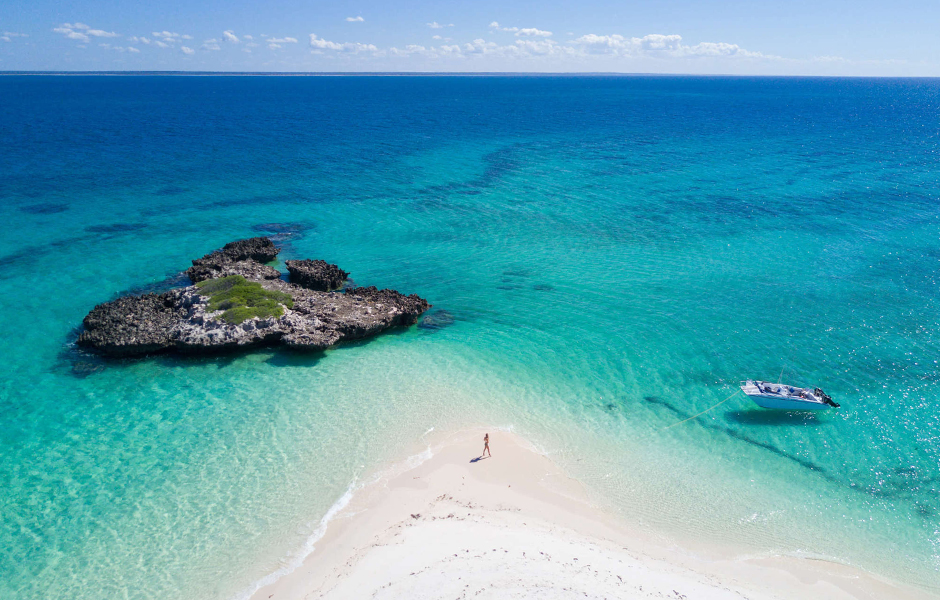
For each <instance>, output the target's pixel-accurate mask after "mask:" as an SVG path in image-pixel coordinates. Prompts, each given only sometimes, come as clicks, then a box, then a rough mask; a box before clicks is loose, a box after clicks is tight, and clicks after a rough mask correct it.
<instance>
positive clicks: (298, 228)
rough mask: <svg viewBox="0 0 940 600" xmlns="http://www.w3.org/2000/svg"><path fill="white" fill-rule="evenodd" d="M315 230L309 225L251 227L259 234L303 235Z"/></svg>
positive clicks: (262, 225)
mask: <svg viewBox="0 0 940 600" xmlns="http://www.w3.org/2000/svg"><path fill="white" fill-rule="evenodd" d="M311 229H313V225H309V224H307V223H258V224H257V225H253V226H252V227H251V230H252V231H257V232H259V233H294V234H296V233H303V232H305V231H309V230H311Z"/></svg>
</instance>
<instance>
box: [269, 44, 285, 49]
mask: <svg viewBox="0 0 940 600" xmlns="http://www.w3.org/2000/svg"><path fill="white" fill-rule="evenodd" d="M283 47H284V46H282V45H280V44H268V48H270V49H271V50H274V49H276V48H283Z"/></svg>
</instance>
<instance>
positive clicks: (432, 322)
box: [0, 75, 940, 600]
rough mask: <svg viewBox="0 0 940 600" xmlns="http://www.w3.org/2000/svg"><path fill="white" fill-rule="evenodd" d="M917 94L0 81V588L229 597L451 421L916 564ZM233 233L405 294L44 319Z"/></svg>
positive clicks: (165, 278)
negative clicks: (412, 299)
mask: <svg viewBox="0 0 940 600" xmlns="http://www.w3.org/2000/svg"><path fill="white" fill-rule="evenodd" d="M938 114H940V80H929V79H828V78H746V77H741V78H730V77H646V76H624V77H620V76H537V77H536V76H533V77H525V76H505V77H499V76H492V77H491V76H475V77H459V76H435V77H417V76H416V77H412V76H401V77H250V76H244V77H241V76H239V77H211V76H198V77H197V76H193V77H169V76H111V77H108V76H79V77H52V76H12V75H10V76H3V77H0V331H2V332H3V336H2V338H0V358H2V363H3V375H2V377H0V414H2V416H3V420H2V427H0V490H2V491H0V517H2V518H0V548H3V552H0V597H2V598H5V599H32V598H40V597H42V598H49V599H54V598H62V599H66V598H68V599H76V600H81V599H86V598H87V599H92V598H94V599H96V600H100V599H110V598H122V599H138V598H140V599H143V598H154V597H159V598H164V599H167V600H175V599H197V598H198V599H220V600H230V599H233V598H238V597H241V596H244V595H245V594H246V593H248V592H249V591H250V590H251V589H253V586H255V585H256V584H257V583H258V582H259V581H262V580H263V579H264V578H266V577H268V578H269V579H270V577H272V575H271V574H272V573H276V572H279V570H280V571H283V570H285V569H288V568H290V566H291V565H292V564H294V563H296V561H297V560H299V558H300V557H302V556H303V553H304V552H305V551H306V550H309V547H310V545H311V544H313V543H315V540H316V537H317V535H319V533H320V532H322V528H323V526H324V524H327V523H328V518H327V517H328V516H329V515H332V514H333V513H334V512H335V510H336V508H337V507H338V506H340V505H341V504H342V502H343V501H344V498H345V499H348V497H349V495H350V494H353V493H355V490H356V489H357V487H358V486H360V485H362V483H363V482H364V481H367V480H368V479H369V478H370V477H374V476H375V474H376V473H377V472H380V471H381V470H382V469H383V468H386V467H387V465H390V464H394V463H395V462H396V461H399V460H402V459H403V458H405V457H406V456H408V455H409V453H413V452H414V451H415V448H418V449H420V448H422V447H423V446H422V444H424V442H425V440H426V439H428V436H429V434H428V432H429V430H432V428H433V431H435V432H446V431H450V430H456V429H460V428H465V427H475V426H481V425H486V426H490V427H493V431H494V432H496V433H494V436H493V437H494V443H493V448H494V452H495V453H496V454H498V431H499V429H498V428H501V429H504V430H508V429H511V430H512V431H514V432H516V433H518V434H520V435H522V436H524V437H525V438H527V439H529V440H530V441H532V442H533V443H534V444H536V445H537V446H538V447H539V448H540V449H542V450H543V451H544V452H545V453H546V454H548V455H549V456H550V457H551V458H552V459H553V460H555V461H557V462H558V463H559V464H560V465H561V466H562V467H563V468H565V469H566V470H567V471H568V472H569V473H571V475H572V476H574V477H576V478H577V479H579V480H580V481H582V482H583V483H584V485H585V487H586V488H587V489H588V490H589V491H590V493H591V494H592V497H593V498H594V499H595V500H596V502H597V503H598V504H600V505H603V506H604V507H606V508H608V509H609V510H611V511H614V512H616V513H618V514H620V515H621V516H622V517H623V518H624V519H625V520H627V521H628V522H631V523H634V524H636V526H638V527H643V528H647V529H648V530H650V531H652V532H656V533H657V534H658V535H662V536H664V537H666V538H669V539H673V538H674V539H677V540H692V541H696V542H698V541H701V542H702V543H707V544H715V545H717V546H722V547H733V548H738V549H739V551H740V552H743V553H746V554H748V555H752V556H772V555H780V554H782V555H789V556H803V557H810V558H821V559H826V560H831V561H836V562H839V563H843V564H848V565H853V566H856V567H859V568H862V569H865V570H868V571H871V572H873V573H876V574H879V575H882V576H885V577H888V578H891V579H894V580H898V581H905V582H909V583H912V584H914V585H917V586H920V587H923V588H926V589H928V590H930V591H933V592H936V593H940V434H938V432H940V390H938V387H937V383H938V381H940V368H938V363H937V360H938V357H940V329H938V322H940V301H938V300H940V288H938V283H940V282H938V271H940V193H938V190H940V186H938V179H940V120H938V118H937V115H938ZM256 235H272V236H274V239H275V240H277V242H278V243H279V244H280V245H282V247H283V250H282V252H281V254H280V257H279V259H280V260H281V261H283V260H284V259H290V258H319V259H324V260H327V261H329V262H332V263H336V264H338V265H339V266H340V267H341V268H343V269H345V270H347V271H349V272H350V273H351V277H352V279H353V280H354V281H355V282H356V283H357V284H359V285H376V286H379V287H391V288H394V289H397V290H399V291H402V292H404V293H417V294H419V295H420V296H422V297H424V298H427V299H428V300H429V301H430V302H431V303H432V304H433V305H434V307H433V308H432V309H431V311H430V312H429V313H428V314H427V315H426V316H425V318H424V319H423V320H422V321H421V322H420V323H419V324H418V325H417V326H414V327H411V328H407V329H399V330H396V331H393V332H389V333H387V334H385V335H382V336H380V337H377V338H375V339H372V340H369V341H365V342H361V343H353V344H345V345H342V346H340V347H337V348H334V349H331V350H329V351H327V352H325V353H320V354H295V353H290V352H283V351H274V350H260V351H256V352H251V353H244V354H233V355H225V356H219V357H215V358H174V357H170V356H156V357H153V358H148V359H142V360H127V361H115V362H105V361H101V360H98V359H95V358H94V357H90V356H87V355H84V354H82V353H80V352H78V351H77V350H76V349H75V347H74V340H75V336H76V331H77V328H78V327H79V326H80V325H81V320H82V318H83V317H84V315H85V314H86V313H87V312H88V311H89V310H90V309H91V308H92V307H93V306H95V304H97V303H100V302H104V301H107V300H111V299H114V298H115V297H117V296H118V295H121V294H123V293H127V292H129V291H139V292H143V291H149V290H161V289H166V288H167V287H169V286H172V285H179V282H180V278H179V273H180V271H182V270H184V269H185V268H186V267H187V266H189V264H190V263H189V261H190V260H191V259H193V258H198V257H200V256H202V255H203V254H206V253H207V252H209V251H211V250H213V249H216V248H218V247H220V246H221V245H223V244H224V243H226V242H228V241H231V240H234V239H239V238H245V237H251V236H256ZM746 378H758V379H766V380H772V381H777V380H781V381H784V382H787V383H791V384H797V385H805V386H810V387H813V386H819V387H822V388H823V389H825V390H826V392H827V393H829V394H831V395H832V397H833V398H834V399H835V400H836V402H839V403H840V404H841V405H842V407H841V408H840V409H838V410H830V411H825V412H823V413H820V414H815V413H814V414H800V413H789V412H773V411H767V410H763V409H759V408H757V407H756V406H755V405H753V403H751V402H750V400H748V399H747V398H746V397H744V396H743V395H741V394H737V395H736V396H732V394H734V393H735V392H736V391H737V389H738V388H737V385H738V382H739V381H740V380H743V379H746ZM716 405H717V406H716ZM712 407H713V408H712ZM709 408H711V410H708V411H707V412H705V413H704V414H701V415H700V416H698V417H696V418H693V419H689V417H692V416H694V415H696V414H698V413H700V412H702V411H705V410H706V409H709ZM687 419H688V420H687ZM430 435H433V434H430ZM338 503H339V504H338ZM305 549H306V550H305Z"/></svg>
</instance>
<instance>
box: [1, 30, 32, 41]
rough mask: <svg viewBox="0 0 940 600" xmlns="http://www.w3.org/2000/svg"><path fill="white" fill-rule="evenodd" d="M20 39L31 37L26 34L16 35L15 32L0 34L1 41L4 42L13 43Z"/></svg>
mask: <svg viewBox="0 0 940 600" xmlns="http://www.w3.org/2000/svg"><path fill="white" fill-rule="evenodd" d="M20 37H29V36H28V35H26V34H25V33H15V32H13V31H4V32H0V40H3V41H4V42H12V41H13V38H20Z"/></svg>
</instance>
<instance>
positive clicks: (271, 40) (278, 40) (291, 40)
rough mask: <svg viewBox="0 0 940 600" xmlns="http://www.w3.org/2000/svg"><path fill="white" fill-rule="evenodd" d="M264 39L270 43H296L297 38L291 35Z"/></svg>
mask: <svg viewBox="0 0 940 600" xmlns="http://www.w3.org/2000/svg"><path fill="white" fill-rule="evenodd" d="M266 41H267V42H269V43H271V44H296V43H297V38H292V37H285V38H268V39H267V40H266Z"/></svg>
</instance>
